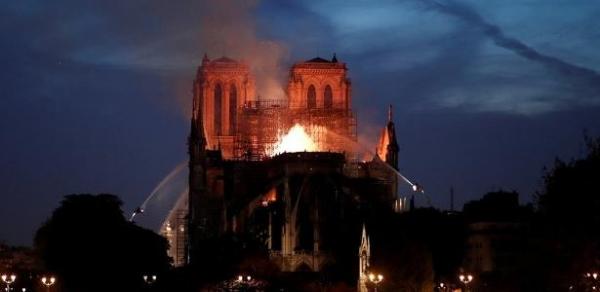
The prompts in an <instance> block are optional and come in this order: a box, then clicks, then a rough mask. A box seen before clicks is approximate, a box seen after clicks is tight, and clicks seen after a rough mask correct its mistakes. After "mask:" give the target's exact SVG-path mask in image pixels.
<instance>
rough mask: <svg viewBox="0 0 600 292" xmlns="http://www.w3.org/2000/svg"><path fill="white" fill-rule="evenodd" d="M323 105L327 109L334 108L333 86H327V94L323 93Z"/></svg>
mask: <svg viewBox="0 0 600 292" xmlns="http://www.w3.org/2000/svg"><path fill="white" fill-rule="evenodd" d="M323 103H324V106H325V108H332V107H333V93H332V92H331V86H329V85H327V86H325V92H324V93H323Z"/></svg>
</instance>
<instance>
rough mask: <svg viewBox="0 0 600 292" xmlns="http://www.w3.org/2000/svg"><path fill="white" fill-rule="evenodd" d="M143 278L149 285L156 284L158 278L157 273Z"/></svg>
mask: <svg viewBox="0 0 600 292" xmlns="http://www.w3.org/2000/svg"><path fill="white" fill-rule="evenodd" d="M142 278H143V279H144V282H145V283H146V284H148V286H150V285H152V284H154V282H156V279H157V277H156V275H144V276H143V277H142Z"/></svg>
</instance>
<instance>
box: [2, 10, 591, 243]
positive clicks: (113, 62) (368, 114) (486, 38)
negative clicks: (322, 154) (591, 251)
mask: <svg viewBox="0 0 600 292" xmlns="http://www.w3.org/2000/svg"><path fill="white" fill-rule="evenodd" d="M167 2H169V3H167ZM251 2H252V3H250V4H249V3H247V2H246V1H233V2H232V1H216V0H215V1H192V0H186V1H176V2H171V1H160V0H147V1H79V0H60V1H43V0H39V1H34V0H21V1H8V2H6V3H4V4H3V5H2V6H1V7H0V33H1V35H2V38H0V64H1V70H0V137H1V138H0V150H1V152H0V186H2V188H1V189H2V198H1V203H0V222H2V224H1V225H0V226H1V227H0V240H5V241H7V242H8V243H11V244H30V243H31V238H32V234H33V232H34V231H35V229H36V228H37V227H38V226H39V225H40V224H41V222H42V221H43V220H45V219H46V218H47V217H48V216H49V215H50V212H51V210H52V209H53V208H55V207H56V206H57V205H58V203H59V201H60V199H61V197H62V196H64V195H66V194H70V193H100V192H108V193H115V194H118V195H120V196H121V198H122V199H123V200H124V202H125V209H127V210H130V209H132V208H134V207H135V206H136V205H139V204H140V202H142V201H143V200H144V198H145V197H146V196H147V195H148V194H149V192H150V191H151V190H152V189H153V188H154V187H155V185H156V184H158V183H159V182H160V180H161V179H162V177H164V176H165V175H166V174H167V173H168V172H169V171H170V170H171V169H172V168H173V167H175V166H176V165H177V164H178V163H180V162H181V161H183V160H184V159H185V158H186V149H185V139H186V136H187V131H188V121H187V119H188V117H187V114H188V112H189V105H190V103H191V94H190V90H191V81H192V79H193V77H194V73H195V72H194V71H195V67H196V66H197V65H198V64H199V61H200V59H201V57H202V54H203V53H204V52H205V51H207V52H209V54H210V55H211V56H217V55H220V54H223V53H226V54H228V55H230V56H231V57H234V58H242V57H243V58H245V59H247V60H248V61H249V62H250V63H252V64H253V66H255V69H256V70H257V74H258V75H259V76H261V77H260V78H262V76H267V77H268V78H271V77H273V79H275V80H281V79H282V78H284V76H285V70H286V69H287V68H288V67H289V65H290V64H292V63H293V62H294V61H297V60H302V59H309V58H312V57H314V56H315V55H320V56H322V57H331V55H332V52H336V53H337V54H338V58H339V59H340V60H341V61H344V62H346V63H347V64H348V66H349V68H350V75H351V77H352V80H353V98H354V108H355V109H356V111H357V114H358V117H359V131H360V133H359V134H360V137H361V138H362V139H364V140H363V142H365V143H367V144H369V143H370V142H369V141H372V140H374V139H375V138H376V135H377V133H378V128H379V127H380V126H383V124H384V123H385V118H386V114H385V112H386V107H387V104H390V103H391V104H393V105H394V107H395V121H396V126H397V131H398V136H399V143H400V146H401V153H400V168H401V170H402V172H404V174H406V175H407V176H409V177H411V178H413V179H414V180H416V181H418V182H420V183H421V184H422V185H424V186H425V188H426V191H427V193H428V195H429V196H430V197H431V198H432V201H433V203H434V205H435V206H437V207H441V208H447V207H448V205H449V200H448V192H449V188H450V186H454V188H455V191H456V197H457V202H456V205H457V206H461V205H462V203H463V202H465V201H466V200H470V199H474V198H478V197H480V196H481V195H482V194H483V193H485V192H487V191H491V190H496V189H498V188H501V187H502V188H506V189H509V190H512V189H514V190H517V191H519V192H520V193H521V199H522V201H524V202H527V201H531V200H532V194H533V193H534V191H535V190H536V189H538V188H539V186H540V184H541V174H542V168H543V167H544V166H545V165H551V164H552V162H553V160H554V157H555V156H559V157H563V158H569V157H573V156H577V155H580V154H581V153H582V152H583V151H584V148H583V143H582V136H583V134H582V133H583V131H584V129H587V130H588V132H589V133H590V134H591V135H595V136H598V135H600V77H599V76H600V75H599V74H598V73H597V72H598V71H599V70H600V51H598V48H599V47H600V21H599V20H598V18H597V15H600V4H599V3H598V2H597V1H588V0H569V1H558V0H556V1H548V0H530V1H520V0H489V1H477V0H470V1H459V0H455V1H444V0H437V1H433V0H404V1H402V0H397V1H377V2H376V3H377V4H373V3H375V2H373V1H294V2H292V1H276V0H272V1H262V2H256V1H251ZM249 59H251V60H249ZM253 60H259V61H258V62H257V61H253ZM261 66H262V67H261ZM267 77H265V78H267ZM265 82H266V83H265V84H266V85H265V87H268V86H269V84H268V82H267V81H265ZM565 195H566V196H568V194H565Z"/></svg>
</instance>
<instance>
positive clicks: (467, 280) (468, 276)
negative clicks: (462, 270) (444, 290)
mask: <svg viewBox="0 0 600 292" xmlns="http://www.w3.org/2000/svg"><path fill="white" fill-rule="evenodd" d="M458 279H459V280H460V281H461V282H463V284H465V291H469V283H471V281H473V275H471V274H466V275H463V274H460V275H459V276H458Z"/></svg>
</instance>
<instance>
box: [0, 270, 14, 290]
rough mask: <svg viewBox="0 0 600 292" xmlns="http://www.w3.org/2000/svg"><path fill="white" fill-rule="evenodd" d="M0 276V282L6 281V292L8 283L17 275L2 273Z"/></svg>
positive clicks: (12, 281) (8, 287) (8, 286)
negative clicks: (0, 280)
mask: <svg viewBox="0 0 600 292" xmlns="http://www.w3.org/2000/svg"><path fill="white" fill-rule="evenodd" d="M0 278H2V282H4V283H6V292H10V284H12V283H14V282H15V280H16V279H17V276H16V275H15V274H10V275H6V274H2V276H1V277H0Z"/></svg>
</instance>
